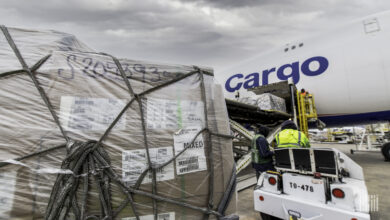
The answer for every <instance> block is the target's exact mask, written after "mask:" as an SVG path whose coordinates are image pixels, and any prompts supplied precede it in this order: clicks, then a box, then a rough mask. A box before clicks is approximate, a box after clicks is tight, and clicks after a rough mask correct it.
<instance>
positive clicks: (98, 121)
mask: <svg viewBox="0 0 390 220" xmlns="http://www.w3.org/2000/svg"><path fill="white" fill-rule="evenodd" d="M126 102H127V101H126V100H123V99H107V98H86V97H73V96H62V97H61V104H60V120H61V124H62V125H63V126H64V127H65V129H67V130H84V131H96V130H106V129H107V128H108V126H109V125H110V124H111V123H112V122H113V121H114V120H115V118H116V117H117V116H118V114H119V112H120V111H121V110H122V109H123V108H124V107H125V105H126ZM125 117H126V116H125V115H122V117H121V119H120V120H119V121H118V122H117V123H116V125H115V127H114V129H125V126H126V124H125V122H126V118H125Z"/></svg>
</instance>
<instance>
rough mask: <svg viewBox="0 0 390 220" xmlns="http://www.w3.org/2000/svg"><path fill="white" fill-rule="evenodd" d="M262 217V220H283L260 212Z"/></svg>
mask: <svg viewBox="0 0 390 220" xmlns="http://www.w3.org/2000/svg"><path fill="white" fill-rule="evenodd" d="M260 216H261V219H262V220H282V219H280V218H276V217H274V216H271V215H268V214H265V213H262V212H260Z"/></svg>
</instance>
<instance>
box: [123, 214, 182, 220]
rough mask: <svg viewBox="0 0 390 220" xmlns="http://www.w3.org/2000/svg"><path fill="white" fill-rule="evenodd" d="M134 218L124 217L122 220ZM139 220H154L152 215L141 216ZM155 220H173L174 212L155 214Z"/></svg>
mask: <svg viewBox="0 0 390 220" xmlns="http://www.w3.org/2000/svg"><path fill="white" fill-rule="evenodd" d="M136 219H137V218H136V217H126V218H122V220H136ZM139 219H140V220H154V215H143V216H140V217H139ZM157 220H175V213H174V212H167V213H161V214H157Z"/></svg>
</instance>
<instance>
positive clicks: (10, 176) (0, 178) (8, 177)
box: [0, 171, 16, 220]
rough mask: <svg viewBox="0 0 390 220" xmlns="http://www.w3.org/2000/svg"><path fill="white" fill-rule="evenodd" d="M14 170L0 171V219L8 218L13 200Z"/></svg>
mask: <svg viewBox="0 0 390 220" xmlns="http://www.w3.org/2000/svg"><path fill="white" fill-rule="evenodd" d="M15 182H16V171H10V172H1V173H0V220H2V219H10V212H11V208H12V204H13V200H14V193H15Z"/></svg>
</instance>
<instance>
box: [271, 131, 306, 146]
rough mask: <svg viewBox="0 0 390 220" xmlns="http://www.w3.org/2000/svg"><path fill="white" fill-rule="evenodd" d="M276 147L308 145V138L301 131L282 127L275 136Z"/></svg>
mask: <svg viewBox="0 0 390 220" xmlns="http://www.w3.org/2000/svg"><path fill="white" fill-rule="evenodd" d="M275 140H276V145H277V147H278V148H283V147H310V144H309V140H308V139H307V137H306V135H304V134H303V133H302V132H300V131H298V130H294V129H284V130H282V131H281V132H279V133H278V134H277V135H276V137H275Z"/></svg>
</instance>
